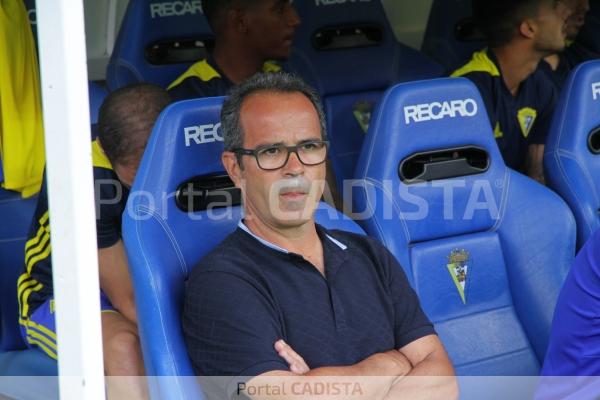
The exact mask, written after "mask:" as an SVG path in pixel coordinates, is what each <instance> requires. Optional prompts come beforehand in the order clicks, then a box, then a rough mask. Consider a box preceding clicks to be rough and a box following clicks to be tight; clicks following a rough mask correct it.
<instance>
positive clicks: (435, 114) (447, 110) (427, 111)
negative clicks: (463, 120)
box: [404, 99, 477, 125]
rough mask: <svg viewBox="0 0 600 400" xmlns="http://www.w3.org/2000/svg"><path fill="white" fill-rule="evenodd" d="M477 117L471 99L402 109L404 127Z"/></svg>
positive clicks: (475, 108)
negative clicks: (444, 119)
mask: <svg viewBox="0 0 600 400" xmlns="http://www.w3.org/2000/svg"><path fill="white" fill-rule="evenodd" d="M475 115H477V102H476V101H475V100H473V99H466V100H452V101H444V102H443V103H440V102H437V101H436V102H433V103H430V104H418V105H414V106H406V107H404V120H405V122H406V125H409V124H410V123H411V122H425V121H431V120H438V119H443V118H446V117H448V118H456V117H473V116H475Z"/></svg>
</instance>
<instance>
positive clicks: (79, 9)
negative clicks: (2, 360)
mask: <svg viewBox="0 0 600 400" xmlns="http://www.w3.org/2000/svg"><path fill="white" fill-rule="evenodd" d="M37 17H38V38H39V40H38V43H39V51H40V66H41V67H40V68H41V82H42V99H43V110H44V127H45V137H46V169H47V177H48V197H49V198H48V200H49V206H50V221H51V226H52V230H51V235H52V265H53V277H54V294H55V304H56V327H57V336H58V358H59V362H58V371H59V374H60V377H59V384H60V395H61V398H62V399H83V400H89V399H102V400H104V373H103V365H102V336H101V324H100V299H99V292H98V288H99V283H98V281H99V279H98V253H97V248H96V229H95V227H96V224H95V207H94V193H93V188H94V184H93V175H92V155H91V144H90V116H89V108H88V78H87V67H86V50H85V29H84V15H83V1H82V0H52V1H48V0H38V1H37Z"/></svg>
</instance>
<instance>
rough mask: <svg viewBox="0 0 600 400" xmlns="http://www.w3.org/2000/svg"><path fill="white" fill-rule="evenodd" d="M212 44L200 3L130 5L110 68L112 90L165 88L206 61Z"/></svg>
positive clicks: (137, 0) (160, 0)
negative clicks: (148, 84)
mask: <svg viewBox="0 0 600 400" xmlns="http://www.w3.org/2000/svg"><path fill="white" fill-rule="evenodd" d="M212 38H213V33H212V30H211V29H210V27H209V25H208V21H207V20H206V18H205V16H204V14H203V13H202V1H201V0H177V1H164V0H131V1H130V2H129V5H128V8H127V12H126V13H125V16H124V17H123V22H122V24H121V29H120V31H119V36H118V37H117V41H116V43H115V48H114V50H113V53H112V55H111V59H110V63H109V65H108V68H107V83H108V86H109V88H110V89H111V90H114V89H116V88H118V87H121V86H124V85H126V84H129V83H134V82H153V83H156V84H159V85H162V86H167V85H168V84H169V83H171V82H172V81H173V80H175V79H176V78H177V76H179V75H180V74H181V73H183V72H184V71H185V69H187V68H188V67H189V66H190V65H191V64H192V63H193V62H195V61H197V60H199V59H201V58H203V57H205V56H206V47H205V46H206V44H207V43H210V42H211V41H212Z"/></svg>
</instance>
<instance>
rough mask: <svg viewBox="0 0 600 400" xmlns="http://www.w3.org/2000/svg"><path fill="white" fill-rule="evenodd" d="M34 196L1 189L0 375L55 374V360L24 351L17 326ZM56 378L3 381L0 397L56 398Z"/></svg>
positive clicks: (39, 352) (40, 353)
mask: <svg viewBox="0 0 600 400" xmlns="http://www.w3.org/2000/svg"><path fill="white" fill-rule="evenodd" d="M36 200H37V197H36V196H34V197H32V198H29V199H22V198H21V194H20V193H16V192H12V191H8V190H4V189H0V220H2V224H0V376H12V377H14V376H56V374H57V368H56V362H55V361H54V360H53V359H51V358H50V357H48V356H46V355H45V354H44V353H42V352H41V351H39V350H25V349H26V346H25V343H24V342H23V339H22V338H21V333H20V330H19V329H20V328H19V322H18V320H19V306H18V303H17V278H18V276H19V274H21V272H22V269H23V260H24V259H25V254H24V251H25V240H26V238H27V233H28V231H29V225H30V223H31V219H32V218H33V212H34V210H35V205H36ZM57 385H58V382H57V380H56V378H40V379H29V380H27V385H25V386H24V385H23V381H20V380H14V381H9V380H6V379H5V380H3V382H2V385H0V397H2V396H8V397H9V398H15V399H53V398H58V386H57Z"/></svg>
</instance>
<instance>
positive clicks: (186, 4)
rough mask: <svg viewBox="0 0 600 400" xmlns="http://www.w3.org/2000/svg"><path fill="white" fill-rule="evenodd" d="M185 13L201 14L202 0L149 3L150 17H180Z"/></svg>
mask: <svg viewBox="0 0 600 400" xmlns="http://www.w3.org/2000/svg"><path fill="white" fill-rule="evenodd" d="M186 14H191V15H196V14H202V1H201V0H188V1H169V2H163V3H153V4H150V15H151V16H152V18H157V17H158V18H164V17H180V16H182V15H186Z"/></svg>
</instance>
